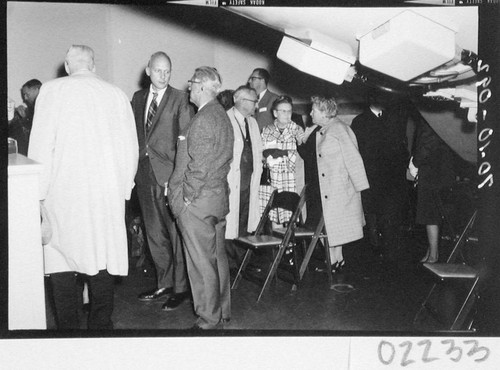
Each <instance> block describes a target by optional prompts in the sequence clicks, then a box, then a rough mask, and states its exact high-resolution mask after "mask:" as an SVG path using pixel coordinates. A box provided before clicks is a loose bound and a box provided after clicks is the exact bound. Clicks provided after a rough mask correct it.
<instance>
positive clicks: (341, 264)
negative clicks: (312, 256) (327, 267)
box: [332, 260, 345, 274]
mask: <svg viewBox="0 0 500 370" xmlns="http://www.w3.org/2000/svg"><path fill="white" fill-rule="evenodd" d="M344 266H345V260H342V261H337V262H335V263H334V264H333V265H332V274H336V273H338V272H341V271H342V269H343V268H344Z"/></svg>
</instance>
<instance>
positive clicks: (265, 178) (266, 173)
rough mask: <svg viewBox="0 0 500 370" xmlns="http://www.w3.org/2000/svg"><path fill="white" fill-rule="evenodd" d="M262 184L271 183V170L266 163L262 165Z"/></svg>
mask: <svg viewBox="0 0 500 370" xmlns="http://www.w3.org/2000/svg"><path fill="white" fill-rule="evenodd" d="M260 184H261V185H271V171H270V170H269V167H267V166H266V164H265V163H264V164H263V166H262V175H261V176H260Z"/></svg>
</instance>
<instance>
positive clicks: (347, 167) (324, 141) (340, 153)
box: [316, 117, 369, 246]
mask: <svg viewBox="0 0 500 370" xmlns="http://www.w3.org/2000/svg"><path fill="white" fill-rule="evenodd" d="M316 153H317V162H318V176H319V184H320V191H321V204H322V207H323V213H324V218H325V226H326V231H327V234H328V242H329V244H330V246H334V245H342V244H345V243H349V242H352V241H355V240H358V239H361V238H362V237H363V226H364V225H365V218H364V214H363V206H362V204H361V191H362V190H365V189H368V187H369V186H368V179H367V177H366V173H365V167H364V165H363V160H362V159H361V155H360V154H359V151H358V143H357V140H356V136H355V135H354V132H353V131H352V130H351V128H350V127H349V126H348V125H347V124H345V123H344V122H342V121H341V120H340V119H338V118H336V117H335V118H333V121H332V122H331V123H330V124H328V125H325V126H323V127H322V128H321V130H319V131H318V132H317V133H316Z"/></svg>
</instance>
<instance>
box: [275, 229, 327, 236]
mask: <svg viewBox="0 0 500 370" xmlns="http://www.w3.org/2000/svg"><path fill="white" fill-rule="evenodd" d="M273 232H275V233H276V234H278V235H285V232H286V228H284V227H279V228H276V229H273ZM294 235H295V237H296V238H312V237H313V236H314V231H313V230H309V229H306V228H304V227H296V228H295V229H294ZM318 237H319V238H326V235H325V234H323V233H321V234H319V235H318Z"/></svg>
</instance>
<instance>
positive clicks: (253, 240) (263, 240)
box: [236, 235, 282, 248]
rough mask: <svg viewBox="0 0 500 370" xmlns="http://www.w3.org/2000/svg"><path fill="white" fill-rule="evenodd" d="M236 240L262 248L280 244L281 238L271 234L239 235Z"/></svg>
mask: <svg viewBox="0 0 500 370" xmlns="http://www.w3.org/2000/svg"><path fill="white" fill-rule="evenodd" d="M236 241H237V242H239V243H242V244H245V245H246V246H249V247H253V248H262V247H274V246H277V245H280V244H281V241H282V239H281V238H276V237H274V236H271V235H249V236H242V237H239V238H237V239H236Z"/></svg>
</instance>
